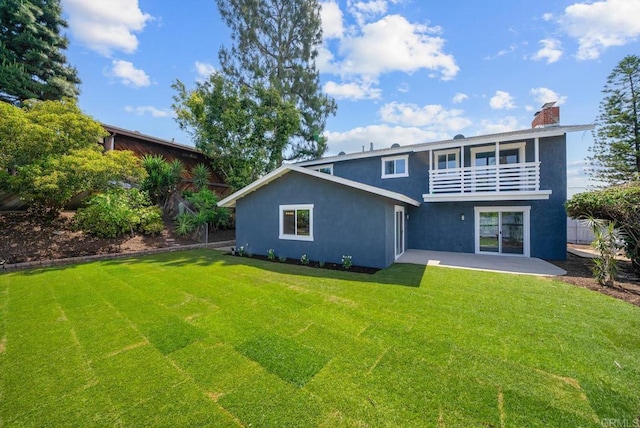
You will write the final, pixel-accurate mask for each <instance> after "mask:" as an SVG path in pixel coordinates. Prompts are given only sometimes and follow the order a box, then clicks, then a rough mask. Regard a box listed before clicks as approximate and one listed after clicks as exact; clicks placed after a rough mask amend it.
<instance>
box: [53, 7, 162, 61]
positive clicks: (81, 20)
mask: <svg viewBox="0 0 640 428" xmlns="http://www.w3.org/2000/svg"><path fill="white" fill-rule="evenodd" d="M63 4H64V10H65V12H66V13H67V14H68V16H69V19H68V21H69V29H70V30H71V32H72V33H73V35H74V37H76V38H77V39H78V41H80V43H82V44H84V45H86V46H87V47H89V48H90V49H92V50H94V51H96V52H98V53H100V54H101V55H104V56H110V55H111V53H112V52H113V51H122V52H126V53H133V52H135V51H136V49H137V48H138V38H137V37H136V35H135V34H134V33H136V32H140V31H142V30H143V29H144V26H145V25H146V23H147V22H148V21H149V20H151V19H153V18H152V17H151V15H149V14H147V13H143V12H142V11H141V10H140V7H139V5H138V0H110V1H96V0H63Z"/></svg>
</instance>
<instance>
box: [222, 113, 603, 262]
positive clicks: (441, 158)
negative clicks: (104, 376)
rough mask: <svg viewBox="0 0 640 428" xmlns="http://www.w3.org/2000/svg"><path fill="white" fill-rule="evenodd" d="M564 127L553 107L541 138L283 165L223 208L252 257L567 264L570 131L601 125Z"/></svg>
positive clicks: (541, 121)
mask: <svg viewBox="0 0 640 428" xmlns="http://www.w3.org/2000/svg"><path fill="white" fill-rule="evenodd" d="M549 118H550V119H549ZM558 119H559V112H558V111H557V107H554V106H553V105H545V106H544V108H543V110H542V111H541V112H539V113H538V114H537V116H536V119H534V122H533V124H532V125H533V127H532V128H531V129H525V130H520V131H513V132H506V133H500V134H492V135H483V136H476V137H470V138H464V137H462V136H457V137H456V138H454V139H452V140H446V141H437V142H429V143H422V144H415V145H410V146H397V145H394V146H392V147H390V148H387V149H382V150H369V151H362V152H358V153H352V154H341V155H338V156H332V157H326V158H320V159H314V160H310V161H305V162H300V163H297V164H294V165H284V166H282V167H280V168H278V169H276V170H275V171H273V172H271V173H270V174H267V175H266V176H264V177H262V178H260V179H259V180H257V181H255V182H254V183H252V184H250V185H249V186H247V187H245V188H243V189H241V190H239V191H237V192H235V193H234V194H232V195H230V196H229V197H227V198H225V199H223V200H222V201H220V203H219V205H220V206H223V207H231V208H235V210H236V243H237V245H238V246H240V245H243V246H244V245H248V248H249V251H250V252H251V253H253V254H267V251H268V250H269V249H273V250H275V252H276V254H277V255H279V256H280V255H283V256H286V257H290V258H300V256H301V255H302V254H306V255H307V256H308V257H309V259H311V260H317V261H325V262H333V263H340V261H341V258H342V256H343V255H351V256H352V258H353V263H354V264H357V265H361V266H370V267H377V268H384V267H387V266H389V265H390V264H392V263H393V262H394V260H395V259H396V258H397V257H399V256H400V255H401V254H402V253H403V252H404V251H405V249H409V248H410V249H424V250H436V251H453V252H465V253H477V254H496V255H504V256H518V257H538V258H542V259H547V260H564V259H565V257H566V241H567V232H566V214H565V211H564V202H565V200H566V196H567V175H566V150H567V149H566V134H567V133H569V132H581V131H587V130H590V129H592V127H593V126H592V125H577V126H560V125H558V124H557V120H558ZM548 122H551V123H548ZM554 122H555V123H554Z"/></svg>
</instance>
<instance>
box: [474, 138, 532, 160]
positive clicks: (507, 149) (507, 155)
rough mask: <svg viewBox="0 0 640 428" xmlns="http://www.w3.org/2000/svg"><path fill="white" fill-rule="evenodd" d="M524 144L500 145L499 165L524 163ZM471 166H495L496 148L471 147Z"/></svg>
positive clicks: (493, 146)
mask: <svg viewBox="0 0 640 428" xmlns="http://www.w3.org/2000/svg"><path fill="white" fill-rule="evenodd" d="M525 146H526V143H525V142H524V141H523V142H520V143H507V144H500V145H499V150H500V153H499V154H498V156H499V161H500V165H506V164H516V163H523V162H525ZM470 152H471V165H472V166H490V165H495V164H496V146H495V145H492V146H480V147H471V149H470Z"/></svg>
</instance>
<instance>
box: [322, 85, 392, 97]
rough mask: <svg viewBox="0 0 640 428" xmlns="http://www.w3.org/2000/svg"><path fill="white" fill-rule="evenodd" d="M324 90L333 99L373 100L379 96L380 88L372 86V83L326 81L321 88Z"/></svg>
mask: <svg viewBox="0 0 640 428" xmlns="http://www.w3.org/2000/svg"><path fill="white" fill-rule="evenodd" d="M322 89H323V90H324V92H326V93H327V94H328V95H331V96H332V97H334V98H335V99H338V100H340V99H349V100H375V99H378V98H380V95H381V94H382V90H381V89H380V88H375V87H372V83H367V82H364V83H355V82H351V83H336V82H333V81H329V82H327V83H326V84H325V85H324V87H323V88H322Z"/></svg>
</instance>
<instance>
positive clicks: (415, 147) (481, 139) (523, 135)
mask: <svg viewBox="0 0 640 428" xmlns="http://www.w3.org/2000/svg"><path fill="white" fill-rule="evenodd" d="M593 128H594V125H593V124H589V125H568V126H549V127H547V128H530V129H522V130H519V131H510V132H503V133H499V134H489V135H479V136H477V137H467V138H463V139H459V140H442V141H434V142H429V143H419V144H411V145H407V146H400V147H398V148H394V149H378V150H373V151H365V152H356V153H348V154H345V155H338V156H329V157H326V158H319V159H313V160H308V161H303V162H298V163H296V164H295V165H296V166H302V167H306V166H311V165H320V164H324V163H330V162H343V161H348V160H353V159H365V158H371V157H378V156H395V155H400V154H404V153H412V152H423V151H427V150H440V149H446V148H450V147H464V146H471V145H477V144H491V143H495V142H496V141H498V142H501V143H502V142H513V141H518V140H526V139H531V138H546V137H557V136H560V135H563V134H567V133H569V132H581V131H590V130H592V129H593Z"/></svg>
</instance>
